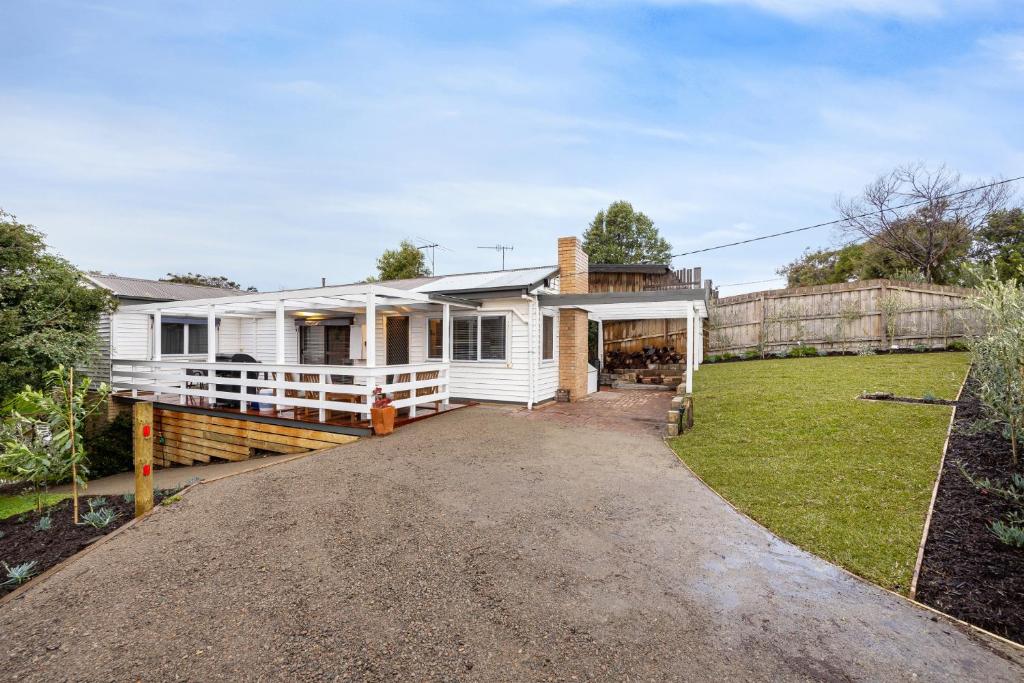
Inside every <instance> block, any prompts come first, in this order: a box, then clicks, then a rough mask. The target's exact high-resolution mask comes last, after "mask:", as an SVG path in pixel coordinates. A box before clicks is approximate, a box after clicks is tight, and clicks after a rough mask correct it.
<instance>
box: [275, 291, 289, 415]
mask: <svg viewBox="0 0 1024 683" xmlns="http://www.w3.org/2000/svg"><path fill="white" fill-rule="evenodd" d="M274 362H275V363H276V364H277V365H284V302H283V301H278V302H277V304H276V306H274ZM278 374H279V375H280V376H281V380H283V381H287V379H288V375H287V374H285V373H278ZM277 396H278V398H284V389H280V388H279V389H278V390H277Z"/></svg>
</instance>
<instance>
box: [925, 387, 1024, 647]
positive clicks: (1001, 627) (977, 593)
mask: <svg viewBox="0 0 1024 683" xmlns="http://www.w3.org/2000/svg"><path fill="white" fill-rule="evenodd" d="M974 387H975V383H974V380H973V379H971V380H968V383H967V386H966V387H965V388H964V391H963V394H962V396H961V398H960V402H959V403H958V404H957V412H956V419H955V420H954V423H953V431H952V434H951V435H950V439H949V447H948V449H947V450H946V460H945V464H944V465H943V470H942V479H941V481H940V483H939V491H938V495H937V497H936V499H935V508H934V511H933V513H932V521H931V527H930V529H929V532H928V539H927V542H926V543H925V550H924V559H923V563H922V565H921V573H920V576H919V578H918V584H917V599H918V600H919V601H921V602H923V603H925V604H927V605H930V606H932V607H935V608H936V609H939V610H941V611H943V612H946V613H947V614H951V615H953V616H954V617H957V618H958V619H962V620H963V621H966V622H969V623H971V624H975V625H977V626H980V627H981V628H984V629H986V630H988V631H991V632H993V633H997V634H999V635H1001V636H1003V637H1006V638H1009V639H1011V640H1015V641H1017V642H1020V643H1024V549H1021V548H1012V547H1010V546H1007V545H1004V544H1003V543H1001V542H1000V541H999V540H998V539H997V538H996V536H995V535H994V534H993V533H992V531H991V530H990V529H989V525H990V524H991V522H993V521H994V520H997V519H1003V518H1004V517H1005V515H1006V514H1007V513H1008V512H1010V511H1011V510H1012V506H1011V504H1010V503H1008V502H1007V501H1005V500H1004V499H1003V498H1001V497H999V496H997V495H994V494H992V493H991V492H983V491H980V490H978V489H977V488H976V487H975V486H974V485H973V484H972V483H971V482H969V481H968V480H967V479H966V478H965V477H964V475H963V473H962V472H961V471H960V465H961V464H962V465H963V467H964V468H965V469H966V470H967V471H968V472H969V473H970V474H971V476H972V477H974V478H975V479H979V478H982V477H985V478H988V479H990V480H991V481H992V482H994V483H998V484H999V485H1002V486H1004V487H1005V486H1006V485H1007V484H1008V482H1009V480H1010V476H1011V475H1012V473H1013V472H1014V470H1013V468H1012V464H1011V463H1012V459H1011V451H1010V443H1009V440H1007V439H1005V438H1003V436H1002V435H1001V434H998V433H973V432H972V430H971V427H972V425H973V424H974V423H975V422H976V421H977V420H978V419H979V418H981V417H982V408H981V404H980V402H979V401H978V399H977V397H976V396H975V394H974ZM1016 471H1020V472H1024V468H1020V467H1018V469H1017V470H1016Z"/></svg>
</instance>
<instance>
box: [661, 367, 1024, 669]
mask: <svg viewBox="0 0 1024 683" xmlns="http://www.w3.org/2000/svg"><path fill="white" fill-rule="evenodd" d="M965 381H966V378H965ZM958 397H959V394H958ZM954 412H955V411H954ZM669 438H677V437H666V438H663V439H662V440H661V442H662V443H663V444H664V445H665V448H667V449H668V450H669V452H671V453H672V457H673V458H675V460H676V461H677V462H678V463H679V464H680V465H682V466H683V467H685V468H686V471H687V472H689V473H690V474H691V475H692V476H693V477H694V478H695V479H696V480H697V481H698V482H700V483H701V485H702V486H704V488H706V489H707V490H708V491H710V492H711V493H712V494H714V495H715V496H716V497H717V498H718V499H719V500H721V501H722V502H723V503H725V504H726V505H728V506H729V507H730V508H732V509H733V511H734V512H736V513H737V514H738V515H740V516H741V517H743V518H745V519H747V520H748V521H749V522H751V523H752V524H754V525H755V526H757V527H759V528H760V529H762V530H764V531H765V532H766V533H768V534H769V535H771V536H772V537H773V538H777V539H778V540H780V541H782V542H783V543H788V544H789V545H791V546H793V547H794V548H797V549H799V550H800V551H802V552H805V553H807V554H808V555H812V556H813V557H815V558H817V559H818V560H820V561H822V562H824V563H825V564H827V565H829V566H831V567H834V568H835V569H838V570H839V571H840V572H842V573H843V574H846V575H847V576H849V577H851V578H853V579H856V580H857V581H859V582H860V583H862V584H864V585H866V586H871V587H872V588H875V589H877V590H880V591H882V592H884V593H888V594H889V595H891V596H893V597H896V598H899V599H900V600H902V601H903V602H906V603H909V604H911V605H913V606H915V607H920V608H922V609H924V610H925V611H928V612H931V613H932V614H935V615H937V616H940V617H942V618H943V619H945V620H947V621H949V622H950V623H952V624H954V625H956V626H959V627H960V628H963V629H966V630H967V631H969V632H971V633H972V634H974V635H982V636H984V637H987V638H991V639H993V640H995V641H997V642H999V643H1001V644H1003V645H1008V646H1010V647H1011V648H1012V649H1013V650H1015V651H1016V652H1019V653H1024V644H1021V643H1017V642H1014V641H1012V640H1010V639H1009V638H1004V637H1003V636H1001V635H999V634H997V633H992V632H991V631H987V630H985V629H983V628H981V627H980V626H975V625H974V624H970V623H968V622H966V621H963V620H961V619H957V618H956V617H954V616H952V615H950V614H946V613H945V612H943V611H941V610H937V609H935V608H934V607H931V606H930V605H926V604H924V603H923V602H918V601H917V600H914V599H912V598H909V597H907V596H906V595H903V594H901V593H897V592H896V591H893V590H889V589H888V588H885V587H883V586H879V585H878V584H877V583H874V582H872V581H868V580H867V579H865V578H864V577H863V576H860V575H859V574H854V573H853V572H851V571H850V570H849V569H847V568H846V567H843V566H840V565H838V564H836V563H835V562H832V561H831V560H827V559H825V558H824V557H822V556H820V555H817V554H815V553H812V552H811V551H810V550H807V549H806V548H801V547H800V546H798V545H797V544H795V543H793V542H792V541H787V540H786V539H785V538H782V537H781V536H779V535H778V534H776V533H775V532H774V531H772V530H771V529H769V528H768V527H766V526H765V525H764V524H761V522H759V521H757V520H756V519H754V518H753V517H751V516H750V515H748V514H747V513H745V512H744V511H743V510H740V509H739V508H738V507H736V506H735V505H734V504H733V503H732V502H731V501H730V500H729V499H728V498H726V497H725V496H723V495H722V494H721V493H719V492H718V491H716V490H715V489H714V488H713V487H712V486H711V485H710V484H708V483H707V482H706V481H704V479H702V478H701V476H700V475H699V474H697V473H696V472H694V471H693V468H691V467H690V466H689V465H687V464H686V461H685V460H683V458H682V456H680V455H679V453H677V452H676V450H675V449H674V448H672V446H671V445H669V443H668V440H669Z"/></svg>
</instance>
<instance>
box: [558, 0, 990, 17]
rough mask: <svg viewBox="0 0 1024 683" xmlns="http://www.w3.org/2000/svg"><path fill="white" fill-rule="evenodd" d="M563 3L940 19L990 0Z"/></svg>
mask: <svg viewBox="0 0 1024 683" xmlns="http://www.w3.org/2000/svg"><path fill="white" fill-rule="evenodd" d="M550 1H551V3H552V4H559V5H584V4H593V5H612V4H631V3H636V4H646V5H654V6H662V7H674V6H686V5H717V6H722V7H751V8H754V9H757V10H760V11H763V12H770V13H773V14H779V15H782V16H785V17H789V18H792V19H810V18H814V17H820V16H823V15H827V14H837V13H851V12H852V13H858V14H864V15H875V16H890V17H899V18H905V19H937V18H940V17H942V16H945V15H946V14H947V13H948V12H950V11H952V10H954V9H958V8H969V7H974V8H977V7H978V6H979V5H988V4H991V2H990V0H973V1H971V0H550Z"/></svg>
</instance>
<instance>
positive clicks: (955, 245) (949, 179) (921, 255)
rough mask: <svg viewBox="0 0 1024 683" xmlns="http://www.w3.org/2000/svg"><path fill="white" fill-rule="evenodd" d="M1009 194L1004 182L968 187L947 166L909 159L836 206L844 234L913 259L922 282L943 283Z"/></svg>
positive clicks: (911, 261) (907, 258) (909, 259)
mask: <svg viewBox="0 0 1024 683" xmlns="http://www.w3.org/2000/svg"><path fill="white" fill-rule="evenodd" d="M1008 197H1009V191H1008V189H1007V186H1006V185H996V186H993V187H986V188H982V189H971V188H970V187H969V186H968V185H965V184H964V183H963V182H962V181H961V179H960V174H958V173H956V172H954V171H950V170H949V169H947V168H946V167H945V166H940V167H939V168H937V169H929V168H927V167H925V166H924V165H922V164H911V165H907V166H901V167H899V168H897V169H895V170H893V171H891V172H890V173H887V174H885V175H882V176H879V177H878V178H877V179H876V180H874V181H873V182H871V183H870V184H868V185H867V187H865V188H864V191H863V193H862V194H861V195H860V196H858V197H855V198H853V199H849V200H847V199H843V198H842V197H840V198H839V199H837V201H836V208H837V209H838V210H839V213H840V215H841V217H842V219H843V222H842V224H841V225H842V229H843V230H844V231H846V233H847V234H848V235H851V236H853V237H855V238H858V239H865V240H870V241H871V242H873V243H874V244H876V245H877V246H879V247H881V248H883V249H885V250H887V251H889V252H891V253H892V254H894V255H895V256H897V257H899V258H900V259H901V260H904V261H906V262H908V263H910V264H912V266H913V267H914V268H915V269H916V270H917V271H918V272H919V273H920V274H921V276H922V277H923V278H924V280H925V281H927V282H942V281H943V280H945V279H948V278H949V277H950V276H949V275H948V273H949V272H951V271H952V270H953V269H952V268H950V265H951V264H952V263H953V262H954V261H955V260H956V259H957V258H961V257H963V256H964V255H966V253H967V250H968V249H969V248H970V246H971V243H972V241H973V239H974V237H975V235H976V234H977V233H978V231H979V230H980V229H981V228H982V227H983V226H985V224H986V222H987V220H988V216H989V214H991V213H992V212H994V211H997V210H999V209H1002V208H1003V207H1004V206H1005V204H1006V201H1007V199H1008ZM911 204H912V205H911ZM907 205H911V206H907Z"/></svg>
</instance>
